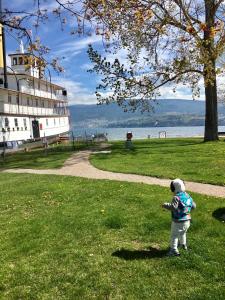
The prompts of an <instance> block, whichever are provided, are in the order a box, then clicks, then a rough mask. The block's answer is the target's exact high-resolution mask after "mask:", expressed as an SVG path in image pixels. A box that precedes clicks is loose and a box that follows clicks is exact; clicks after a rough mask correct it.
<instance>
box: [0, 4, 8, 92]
mask: <svg viewBox="0 0 225 300" xmlns="http://www.w3.org/2000/svg"><path fill="white" fill-rule="evenodd" d="M2 16H3V13H2V0H0V27H1V28H0V35H1V38H2V56H3V73H4V88H5V89H7V88H8V79H7V63H6V48H5V29H4V26H3V24H2Z"/></svg>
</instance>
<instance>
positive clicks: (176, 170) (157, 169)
mask: <svg viewBox="0 0 225 300" xmlns="http://www.w3.org/2000/svg"><path fill="white" fill-rule="evenodd" d="M133 144H134V150H126V149H125V147H124V142H115V143H113V146H112V153H110V154H95V155H92V157H91V162H92V164H93V165H94V166H96V167H97V168H99V169H103V170H109V171H113V172H122V173H134V174H142V175H150V176H156V177H161V178H172V179H173V178H176V177H180V178H182V179H184V180H189V181H196V182H204V183H212V184H218V185H225V141H224V140H222V141H219V142H209V143H203V142H202V139H198V138H192V139H191V138H190V139H189V138H186V139H151V140H141V141H138V140H136V141H134V143H133Z"/></svg>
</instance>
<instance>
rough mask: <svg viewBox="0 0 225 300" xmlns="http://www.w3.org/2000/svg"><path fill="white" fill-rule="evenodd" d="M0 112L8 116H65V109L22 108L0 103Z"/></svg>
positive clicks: (21, 106) (22, 106)
mask: <svg viewBox="0 0 225 300" xmlns="http://www.w3.org/2000/svg"><path fill="white" fill-rule="evenodd" d="M0 112H2V113H3V112H4V113H8V114H23V115H34V116H55V115H56V116H61V115H67V109H66V108H63V107H60V108H46V107H34V106H24V105H18V104H10V103H2V102H1V103H0Z"/></svg>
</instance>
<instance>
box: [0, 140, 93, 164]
mask: <svg viewBox="0 0 225 300" xmlns="http://www.w3.org/2000/svg"><path fill="white" fill-rule="evenodd" d="M91 146H93V145H87V144H82V143H79V144H77V143H76V145H75V151H79V150H83V149H86V148H88V147H91ZM72 153H74V149H73V147H72V145H71V144H67V145H66V144H65V145H54V146H52V145H51V146H50V147H49V148H48V149H47V155H46V152H45V150H44V149H43V148H41V149H33V150H31V151H29V152H17V153H7V154H6V157H5V160H4V161H3V159H2V157H0V169H1V168H4V169H9V168H12V169H13V168H25V169H54V168H60V167H62V165H63V163H64V162H65V160H66V159H68V158H69V157H70V156H71V155H72Z"/></svg>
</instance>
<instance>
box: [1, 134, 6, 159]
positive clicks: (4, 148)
mask: <svg viewBox="0 0 225 300" xmlns="http://www.w3.org/2000/svg"><path fill="white" fill-rule="evenodd" d="M5 133H6V132H5V130H4V131H2V136H3V151H2V153H1V156H2V159H3V162H5V150H6V147H5Z"/></svg>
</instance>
